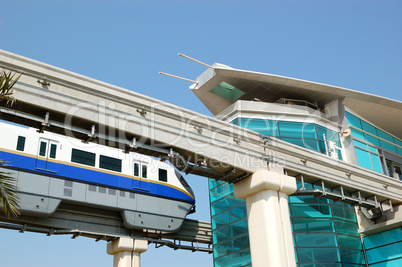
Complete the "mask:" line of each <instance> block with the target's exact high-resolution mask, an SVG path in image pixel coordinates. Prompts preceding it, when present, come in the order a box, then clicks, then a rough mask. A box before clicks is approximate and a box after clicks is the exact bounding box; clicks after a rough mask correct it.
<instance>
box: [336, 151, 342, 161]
mask: <svg viewBox="0 0 402 267" xmlns="http://www.w3.org/2000/svg"><path fill="white" fill-rule="evenodd" d="M336 152H337V153H338V159H339V160H341V161H343V157H342V151H341V150H339V149H337V150H336Z"/></svg>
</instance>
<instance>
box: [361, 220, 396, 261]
mask: <svg viewBox="0 0 402 267" xmlns="http://www.w3.org/2000/svg"><path fill="white" fill-rule="evenodd" d="M363 240H364V246H365V249H366V254H367V263H368V266H370V267H371V266H372V267H385V266H386V267H397V266H398V267H399V266H402V229H401V227H398V228H394V229H391V230H388V231H385V232H381V233H378V234H374V235H369V236H366V237H364V238H363Z"/></svg>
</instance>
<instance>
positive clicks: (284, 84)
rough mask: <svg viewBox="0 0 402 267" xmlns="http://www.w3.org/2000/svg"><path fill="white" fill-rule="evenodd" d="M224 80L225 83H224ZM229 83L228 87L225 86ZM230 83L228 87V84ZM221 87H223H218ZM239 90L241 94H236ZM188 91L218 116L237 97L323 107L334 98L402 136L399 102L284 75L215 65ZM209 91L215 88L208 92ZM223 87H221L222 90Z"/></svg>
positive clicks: (374, 122)
mask: <svg viewBox="0 0 402 267" xmlns="http://www.w3.org/2000/svg"><path fill="white" fill-rule="evenodd" d="M223 82H224V83H223ZM226 84H228V85H229V86H227V85H226ZM219 85H223V87H225V86H226V90H228V93H229V94H230V93H231V92H230V90H232V92H233V93H232V96H231V97H227V96H226V95H223V94H217V89H216V88H218V86H219ZM230 86H231V87H230ZM220 87H222V86H220ZM232 87H234V88H235V90H240V91H241V92H243V94H241V93H239V92H238V91H235V90H234V89H233V88H232ZM190 88H191V90H192V91H193V92H194V93H195V95H196V96H197V97H198V98H199V99H200V100H201V101H202V103H203V104H204V105H205V106H206V107H207V108H208V109H209V110H210V111H211V112H212V114H214V115H217V114H218V113H220V112H221V111H222V110H224V109H225V108H227V107H228V106H230V105H231V104H233V103H234V102H235V101H237V100H256V99H257V100H259V101H263V102H270V103H272V102H275V101H277V100H279V99H280V98H288V99H298V100H305V101H308V102H311V103H315V104H317V106H318V107H319V108H322V109H323V108H324V107H325V105H326V104H329V103H331V102H333V101H335V100H339V101H343V104H344V105H345V106H346V107H347V108H348V109H350V110H351V111H353V112H355V113H357V114H358V115H359V116H360V117H362V118H364V119H366V120H367V121H369V122H371V123H372V124H374V125H376V126H377V127H380V128H382V129H383V130H385V131H387V132H389V133H390V134H393V135H394V136H396V137H398V138H402V127H401V123H400V120H401V118H402V102H400V101H397V100H392V99H388V98H385V97H380V96H376V95H372V94H368V93H362V92H358V91H354V90H350V89H346V88H342V87H337V86H332V85H326V84H322V83H316V82H310V81H305V80H300V79H294V78H289V77H284V76H278V75H273V74H267V73H260V72H253V71H247V70H239V69H233V68H231V67H228V66H226V65H222V64H216V63H215V64H214V65H213V66H212V68H210V69H207V70H206V71H205V72H204V73H203V74H201V75H200V76H199V77H198V78H197V83H196V84H193V85H192V86H191V87H190ZM211 90H214V91H213V92H215V93H213V92H211ZM222 90H224V89H222Z"/></svg>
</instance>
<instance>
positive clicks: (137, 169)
mask: <svg viewBox="0 0 402 267" xmlns="http://www.w3.org/2000/svg"><path fill="white" fill-rule="evenodd" d="M134 176H137V177H139V176H140V164H138V163H136V162H135V163H134Z"/></svg>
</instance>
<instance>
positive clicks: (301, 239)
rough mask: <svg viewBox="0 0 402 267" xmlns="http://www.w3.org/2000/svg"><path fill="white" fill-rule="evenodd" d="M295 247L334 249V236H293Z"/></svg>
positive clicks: (320, 234) (335, 244)
mask: <svg viewBox="0 0 402 267" xmlns="http://www.w3.org/2000/svg"><path fill="white" fill-rule="evenodd" d="M294 236H295V241H296V246H297V247H336V246H338V244H337V241H336V235H335V233H334V234H322V233H319V234H311V233H309V234H295V235H294Z"/></svg>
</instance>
